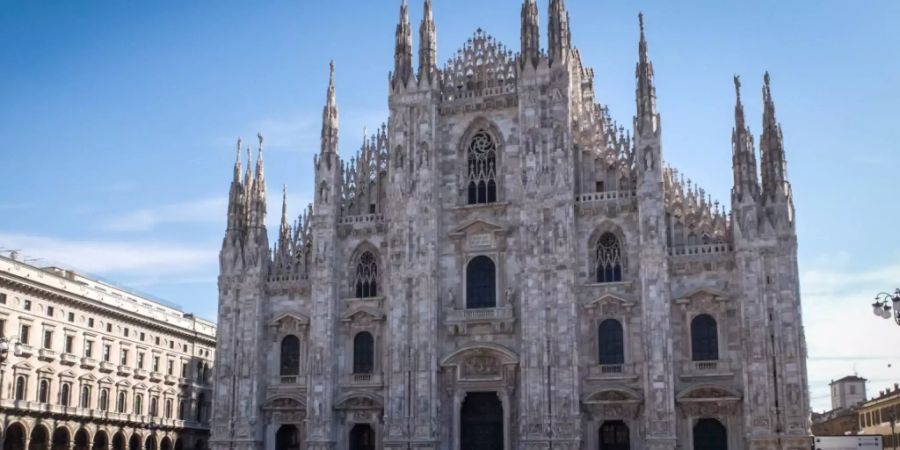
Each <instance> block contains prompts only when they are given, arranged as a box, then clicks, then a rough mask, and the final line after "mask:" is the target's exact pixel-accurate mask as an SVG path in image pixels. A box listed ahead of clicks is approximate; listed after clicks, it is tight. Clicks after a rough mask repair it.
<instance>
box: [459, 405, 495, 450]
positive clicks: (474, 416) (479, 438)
mask: <svg viewBox="0 0 900 450" xmlns="http://www.w3.org/2000/svg"><path fill="white" fill-rule="evenodd" d="M460 448H464V449H466V450H503V404H502V403H500V398H498V397H497V394H496V393H494V392H470V393H468V394H466V399H465V400H464V401H463V404H462V411H461V412H460Z"/></svg>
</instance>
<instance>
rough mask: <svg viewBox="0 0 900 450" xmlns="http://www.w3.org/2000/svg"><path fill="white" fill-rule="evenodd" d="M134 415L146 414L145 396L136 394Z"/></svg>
mask: <svg viewBox="0 0 900 450" xmlns="http://www.w3.org/2000/svg"><path fill="white" fill-rule="evenodd" d="M134 413H135V414H138V415H141V414H144V396H143V394H134Z"/></svg>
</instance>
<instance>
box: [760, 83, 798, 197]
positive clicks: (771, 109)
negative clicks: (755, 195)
mask: <svg viewBox="0 0 900 450" xmlns="http://www.w3.org/2000/svg"><path fill="white" fill-rule="evenodd" d="M763 81H764V84H763V89H762V91H763V133H762V137H761V138H760V142H759V148H760V153H761V159H762V190H763V193H764V194H765V196H766V197H767V198H769V199H772V198H774V197H775V196H776V195H777V194H784V195H789V191H790V185H789V184H788V181H787V169H786V163H785V158H784V140H783V139H782V135H781V125H779V124H778V121H777V120H776V119H775V102H774V101H773V100H772V90H771V86H770V85H769V81H770V79H769V72H766V74H765V76H764V77H763Z"/></svg>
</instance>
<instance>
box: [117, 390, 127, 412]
mask: <svg viewBox="0 0 900 450" xmlns="http://www.w3.org/2000/svg"><path fill="white" fill-rule="evenodd" d="M116 412H120V413H124V412H125V393H124V392H119V399H118V400H117V401H116Z"/></svg>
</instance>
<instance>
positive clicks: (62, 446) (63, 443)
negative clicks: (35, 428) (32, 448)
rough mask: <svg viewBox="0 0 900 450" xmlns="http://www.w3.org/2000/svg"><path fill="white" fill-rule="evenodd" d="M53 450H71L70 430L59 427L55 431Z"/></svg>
mask: <svg viewBox="0 0 900 450" xmlns="http://www.w3.org/2000/svg"><path fill="white" fill-rule="evenodd" d="M52 442H53V443H52V444H51V448H52V450H69V429H68V428H65V427H59V428H57V429H55V430H53V440H52Z"/></svg>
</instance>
